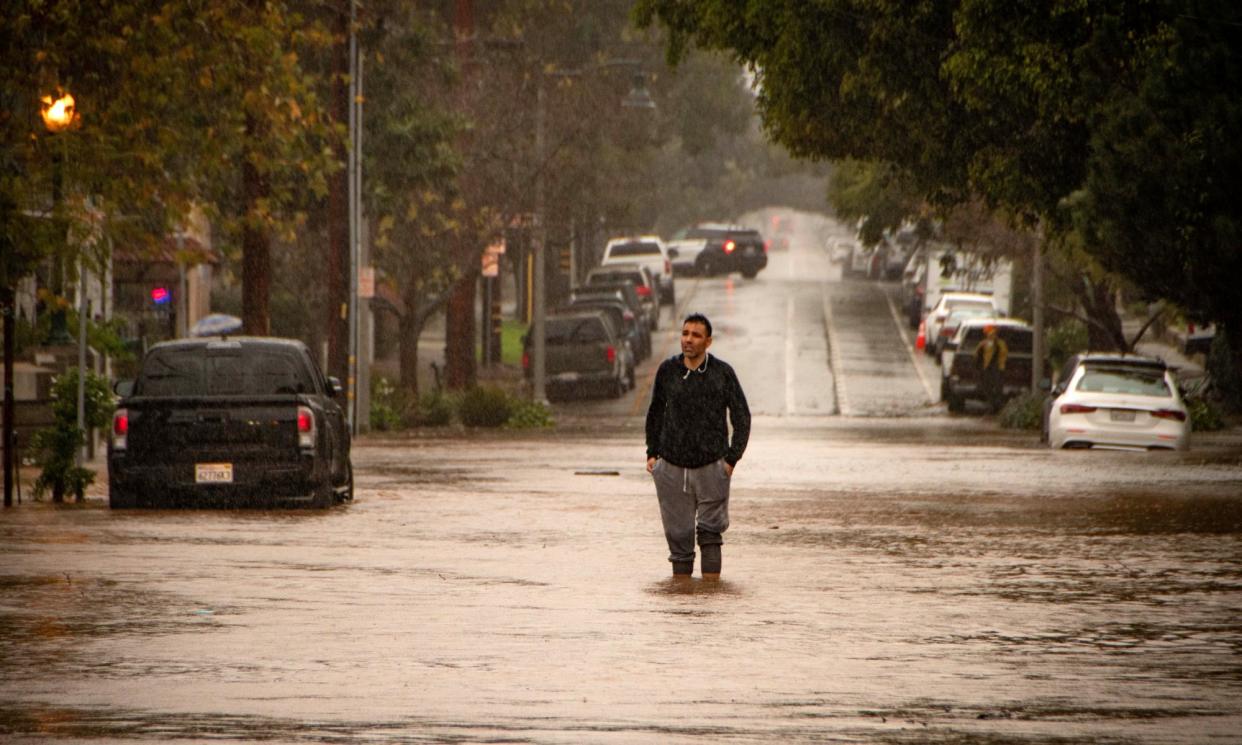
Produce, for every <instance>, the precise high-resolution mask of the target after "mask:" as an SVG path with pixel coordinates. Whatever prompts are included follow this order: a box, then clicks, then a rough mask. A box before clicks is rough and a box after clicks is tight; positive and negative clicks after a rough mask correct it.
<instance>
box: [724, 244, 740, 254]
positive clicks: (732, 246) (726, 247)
mask: <svg viewBox="0 0 1242 745" xmlns="http://www.w3.org/2000/svg"><path fill="white" fill-rule="evenodd" d="M735 248H737V244H736V243H734V242H733V241H725V243H724V252H725V253H727V254H731V253H733V250H734V249H735Z"/></svg>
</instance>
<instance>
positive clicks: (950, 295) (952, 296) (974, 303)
mask: <svg viewBox="0 0 1242 745" xmlns="http://www.w3.org/2000/svg"><path fill="white" fill-rule="evenodd" d="M967 307H974V308H978V309H979V311H980V314H981V315H991V316H1000V315H1004V314H1003V313H1001V311H1000V309H999V308H997V307H996V303H995V302H994V301H993V300H992V296H991V295H984V294H982V293H978V292H946V293H944V294H943V295H941V296H940V300H939V301H937V303H936V306H935V307H934V308H932V309H931V311H929V312H928V314H927V326H926V329H925V337H924V338H926V339H927V346H926V348H925V349H926V351H927V353H928V354H935V353H936V350H935V349H934V342H935V340H936V339H938V338H940V327H941V326H943V325H944V322H945V319H947V318H948V317H949V313H950V312H951V311H954V310H957V309H958V308H967Z"/></svg>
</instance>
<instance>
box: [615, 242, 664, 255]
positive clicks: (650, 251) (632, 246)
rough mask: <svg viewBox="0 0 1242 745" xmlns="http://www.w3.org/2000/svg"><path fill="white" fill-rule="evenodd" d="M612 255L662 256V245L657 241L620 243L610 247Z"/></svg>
mask: <svg viewBox="0 0 1242 745" xmlns="http://www.w3.org/2000/svg"><path fill="white" fill-rule="evenodd" d="M608 255H609V256H610V257H617V256H651V255H655V256H662V255H663V254H661V253H660V246H659V245H658V244H655V243H618V244H616V245H614V246H612V247H611V248H609V249H608Z"/></svg>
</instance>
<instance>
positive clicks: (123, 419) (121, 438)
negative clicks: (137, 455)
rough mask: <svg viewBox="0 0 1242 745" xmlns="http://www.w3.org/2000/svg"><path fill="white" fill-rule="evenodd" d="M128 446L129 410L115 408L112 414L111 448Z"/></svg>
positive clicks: (118, 448) (123, 448) (120, 448)
mask: <svg viewBox="0 0 1242 745" xmlns="http://www.w3.org/2000/svg"><path fill="white" fill-rule="evenodd" d="M127 447H129V410H128V409H117V410H116V411H115V412H113V414H112V449H113V450H125V449H126V448H127Z"/></svg>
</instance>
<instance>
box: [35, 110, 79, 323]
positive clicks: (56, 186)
mask: <svg viewBox="0 0 1242 745" xmlns="http://www.w3.org/2000/svg"><path fill="white" fill-rule="evenodd" d="M41 101H42V102H43V106H42V107H41V108H40V111H39V114H40V115H41V116H42V117H43V126H44V127H46V128H47V131H48V132H51V133H52V134H60V133H62V132H65V131H66V130H68V129H69V128H70V127H72V126H73V124H74V122H75V121H77V109H76V107H75V105H74V101H73V96H71V95H70V94H69V93H61V94H60V95H58V96H57V97H56V98H53V97H52V96H50V95H49V96H43V98H42V99H41ZM60 150H61V151H60V154H59V156H60V157H57V154H56V153H53V154H52V212H53V217H55V216H56V213H58V212H59V211H60V208H61V205H62V204H63V202H64V167H65V161H66V160H67V159H68V157H69V143H68V140H66V139H65V138H63V137H62V138H61V148H60ZM60 254H61V255H60V256H59V257H58V258H57V259H56V262H55V263H56V266H55V272H54V276H53V278H52V279H53V282H55V288H54V289H55V290H56V293H57V295H58V296H59V295H60V294H61V293H63V292H64V284H65V258H64V252H63V251H61V252H60ZM48 342H49V343H50V344H61V345H67V344H71V343H72V342H73V338H72V337H70V336H69V330H68V328H67V327H66V322H65V309H64V308H63V307H62V306H61V304H60V297H57V306H56V309H55V310H53V311H52V330H51V333H50V335H49V338H48Z"/></svg>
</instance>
